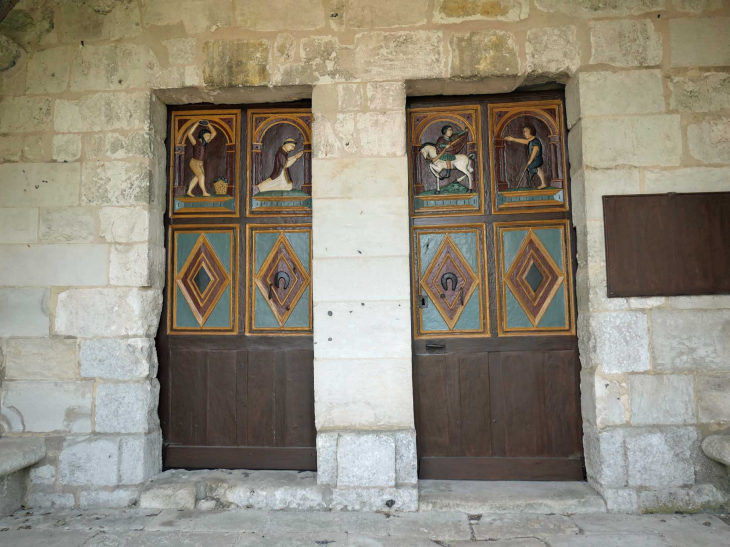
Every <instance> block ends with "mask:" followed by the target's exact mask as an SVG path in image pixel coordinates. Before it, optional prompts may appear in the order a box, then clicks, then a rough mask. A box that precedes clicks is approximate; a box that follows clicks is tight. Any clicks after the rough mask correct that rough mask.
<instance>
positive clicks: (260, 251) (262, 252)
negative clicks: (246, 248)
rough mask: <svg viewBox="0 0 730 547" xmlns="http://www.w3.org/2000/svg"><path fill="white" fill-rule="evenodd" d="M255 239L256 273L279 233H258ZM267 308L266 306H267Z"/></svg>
mask: <svg viewBox="0 0 730 547" xmlns="http://www.w3.org/2000/svg"><path fill="white" fill-rule="evenodd" d="M254 237H255V238H256V270H255V271H256V272H257V273H258V271H259V270H260V269H261V266H262V265H263V263H264V261H265V260H266V258H267V257H268V256H269V253H270V252H271V249H273V248H274V245H275V244H276V240H277V239H279V232H258V233H257V234H256V235H255V236H254ZM267 308H268V306H267Z"/></svg>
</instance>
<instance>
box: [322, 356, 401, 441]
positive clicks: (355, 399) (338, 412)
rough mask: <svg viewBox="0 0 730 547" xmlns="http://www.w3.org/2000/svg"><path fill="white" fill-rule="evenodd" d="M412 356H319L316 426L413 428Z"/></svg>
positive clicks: (329, 427) (330, 427) (327, 427)
mask: <svg viewBox="0 0 730 547" xmlns="http://www.w3.org/2000/svg"><path fill="white" fill-rule="evenodd" d="M411 375H412V374H411V360H410V359H317V360H316V361H315V364H314V393H315V425H316V426H317V429H318V430H320V429H323V428H324V429H365V428H393V427H413V390H412V389H411V390H409V389H408V388H409V387H410V386H411Z"/></svg>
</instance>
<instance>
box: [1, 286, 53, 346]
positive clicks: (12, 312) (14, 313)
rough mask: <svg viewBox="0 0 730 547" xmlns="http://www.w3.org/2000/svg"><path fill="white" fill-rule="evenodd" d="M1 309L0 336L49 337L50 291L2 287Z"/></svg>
mask: <svg viewBox="0 0 730 547" xmlns="http://www.w3.org/2000/svg"><path fill="white" fill-rule="evenodd" d="M0 308H2V310H3V311H4V313H0V336H48V333H49V325H50V318H49V315H50V291H49V290H48V289H44V288H12V289H11V288H1V287H0Z"/></svg>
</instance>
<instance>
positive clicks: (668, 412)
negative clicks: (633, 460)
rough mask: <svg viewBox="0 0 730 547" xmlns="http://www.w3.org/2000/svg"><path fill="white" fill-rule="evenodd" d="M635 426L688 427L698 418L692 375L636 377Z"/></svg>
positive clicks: (633, 396)
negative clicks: (683, 425)
mask: <svg viewBox="0 0 730 547" xmlns="http://www.w3.org/2000/svg"><path fill="white" fill-rule="evenodd" d="M629 390H630V393H631V423H632V424H634V425H657V424H658V425H661V424H688V423H694V422H696V421H697V418H696V415H695V396H694V379H693V378H692V377H691V376H675V375H648V374H632V375H630V376H629Z"/></svg>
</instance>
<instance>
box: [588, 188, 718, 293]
mask: <svg viewBox="0 0 730 547" xmlns="http://www.w3.org/2000/svg"><path fill="white" fill-rule="evenodd" d="M603 214H604V218H605V234H606V277H607V282H608V296H609V297H627V296H680V295H698V294H724V293H730V192H712V193H711V192H706V193H696V194H647V195H631V196H604V198H603Z"/></svg>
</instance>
